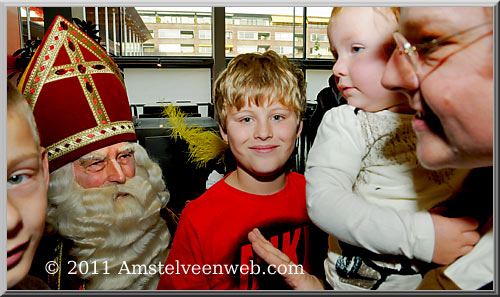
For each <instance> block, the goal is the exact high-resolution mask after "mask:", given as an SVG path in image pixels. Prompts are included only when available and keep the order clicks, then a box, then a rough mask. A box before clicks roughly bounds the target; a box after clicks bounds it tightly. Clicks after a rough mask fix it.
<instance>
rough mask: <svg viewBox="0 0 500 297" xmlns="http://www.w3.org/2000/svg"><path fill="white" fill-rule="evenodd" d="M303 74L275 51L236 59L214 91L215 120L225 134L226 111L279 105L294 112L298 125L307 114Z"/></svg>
mask: <svg viewBox="0 0 500 297" xmlns="http://www.w3.org/2000/svg"><path fill="white" fill-rule="evenodd" d="M305 85H306V83H305V81H304V74H303V72H302V70H300V69H299V68H298V67H297V66H295V65H294V64H293V63H292V62H291V61H289V60H288V59H287V58H286V57H285V56H283V57H280V56H279V55H278V54H276V52H274V51H266V52H265V53H263V54H257V53H249V54H241V55H238V56H236V57H235V58H234V59H232V60H231V62H229V64H228V66H227V68H226V69H225V70H224V71H223V72H222V73H221V74H220V75H219V77H218V78H217V80H216V81H215V84H214V88H213V98H214V105H215V111H216V114H217V120H218V122H219V124H220V125H221V127H222V129H223V130H224V131H226V117H227V111H228V110H229V109H230V108H231V107H235V108H236V109H238V110H239V109H241V108H242V107H243V106H245V105H246V104H247V102H248V103H249V104H255V105H257V106H259V105H263V104H265V103H266V102H267V101H268V100H269V101H270V102H276V101H277V102H279V103H281V104H283V105H284V106H287V107H290V108H291V109H293V111H294V112H295V115H296V116H297V119H298V121H300V119H301V118H302V115H303V114H304V112H305V110H306V96H305V93H306V86H305Z"/></svg>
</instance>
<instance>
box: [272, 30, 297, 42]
mask: <svg viewBox="0 0 500 297" xmlns="http://www.w3.org/2000/svg"><path fill="white" fill-rule="evenodd" d="M274 39H276V40H281V41H292V40H293V33H292V32H276V33H274Z"/></svg>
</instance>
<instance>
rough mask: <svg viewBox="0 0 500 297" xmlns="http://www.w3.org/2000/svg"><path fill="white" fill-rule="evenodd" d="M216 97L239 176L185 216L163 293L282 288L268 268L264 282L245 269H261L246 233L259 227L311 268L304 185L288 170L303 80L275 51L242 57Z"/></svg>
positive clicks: (222, 77) (222, 80) (223, 78)
mask: <svg viewBox="0 0 500 297" xmlns="http://www.w3.org/2000/svg"><path fill="white" fill-rule="evenodd" d="M213 93H214V104H215V109H216V112H217V115H218V121H219V127H220V132H221V135H222V137H223V139H224V140H225V141H227V142H228V144H229V148H230V149H231V153H232V154H233V155H234V157H235V159H236V170H235V171H233V172H231V173H229V174H227V175H226V176H225V177H224V178H223V179H222V180H220V181H219V182H217V183H216V184H215V185H213V186H212V187H210V188H209V189H208V190H207V191H206V192H205V193H204V194H203V195H202V196H200V197H199V198H197V199H196V200H193V201H192V202H190V203H189V204H188V205H187V206H186V207H185V209H184V210H183V212H182V215H181V218H180V222H179V225H178V228H177V231H176V234H175V237H174V241H173V243H172V249H171V251H170V254H169V256H168V258H167V261H166V263H165V268H166V272H167V273H165V274H163V275H162V277H161V279H160V283H159V285H158V289H183V290H186V289H188V290H189V289H205V290H208V289H233V290H234V289H236V290H239V289H243V290H246V289H263V288H270V289H276V288H280V287H279V282H277V281H278V280H280V278H279V277H278V278H276V279H266V277H268V276H270V275H269V273H267V272H268V271H267V270H265V267H260V270H261V272H262V271H263V272H264V273H266V274H264V273H261V274H259V275H256V274H250V273H249V271H248V270H247V269H246V268H249V269H253V270H254V272H257V269H258V268H256V267H253V265H257V258H256V257H254V255H253V252H252V247H251V244H250V243H249V242H248V239H247V234H248V232H249V231H251V230H252V229H253V228H254V227H258V228H259V229H261V230H262V231H263V233H264V234H267V235H268V237H270V238H271V242H273V244H274V245H275V246H276V247H278V246H279V247H280V249H281V250H282V251H283V252H285V253H286V254H287V255H288V256H289V257H290V258H291V259H293V260H294V261H297V262H295V263H298V264H302V265H303V267H304V269H305V270H307V269H308V255H309V247H308V237H309V235H308V231H309V226H308V224H310V221H309V218H308V216H307V210H306V202H305V179H304V176H303V175H301V174H298V173H294V172H289V171H288V170H287V169H286V168H285V164H286V163H287V161H288V160H289V158H290V156H291V154H292V152H293V150H294V148H295V142H296V140H297V138H298V137H299V135H300V132H301V130H302V120H301V117H302V114H303V112H304V111H305V107H306V101H305V100H306V98H305V82H304V77H303V74H302V72H301V70H300V69H298V68H296V67H295V66H293V65H292V64H291V63H290V62H289V61H288V60H287V59H286V57H283V58H282V57H280V56H278V55H277V54H276V53H275V52H273V51H268V52H266V53H264V54H253V53H252V54H241V55H239V56H237V57H235V58H234V59H233V60H232V61H231V62H230V63H229V65H228V67H227V69H225V70H224V71H223V72H222V73H221V75H220V76H219V77H218V79H217V81H216V82H215V85H214V92H213ZM259 263H260V262H259ZM169 265H171V266H169ZM244 265H246V266H244ZM182 266H184V268H186V267H192V268H194V267H197V268H194V269H188V270H187V271H186V270H183V268H182ZM177 267H181V268H180V270H181V271H176V270H173V269H177ZM245 267H246V268H245ZM231 268H232V269H236V271H231V270H230V269H231ZM239 268H241V271H240V269H239ZM169 269H170V270H169ZM227 269H229V271H228V270H227ZM169 272H170V273H171V274H168V273H169ZM172 272H174V273H172ZM276 275H278V273H276Z"/></svg>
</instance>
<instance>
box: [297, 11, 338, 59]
mask: <svg viewBox="0 0 500 297" xmlns="http://www.w3.org/2000/svg"><path fill="white" fill-rule="evenodd" d="M331 11H332V8H331V7H308V8H307V23H306V24H307V36H304V39H305V43H306V47H305V51H306V56H307V57H308V58H314V59H325V60H331V59H333V56H332V54H331V53H330V51H329V49H328V44H327V43H328V35H327V34H326V27H327V26H328V22H329V21H330V14H331ZM325 43H326V44H325Z"/></svg>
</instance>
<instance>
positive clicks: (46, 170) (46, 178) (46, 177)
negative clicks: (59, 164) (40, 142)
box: [40, 146, 50, 190]
mask: <svg viewBox="0 0 500 297" xmlns="http://www.w3.org/2000/svg"><path fill="white" fill-rule="evenodd" d="M40 154H41V158H42V177H43V181H44V182H45V189H46V190H48V188H49V181H50V178H49V177H50V174H49V157H48V156H47V150H46V149H45V148H44V147H42V146H41V147H40Z"/></svg>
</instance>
